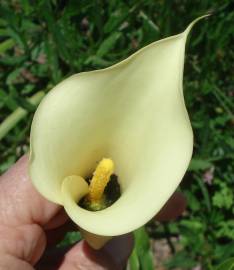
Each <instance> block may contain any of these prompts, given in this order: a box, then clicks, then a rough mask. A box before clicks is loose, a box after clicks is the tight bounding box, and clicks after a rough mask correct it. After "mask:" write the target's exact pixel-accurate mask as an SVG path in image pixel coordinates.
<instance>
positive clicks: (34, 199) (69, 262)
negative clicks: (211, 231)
mask: <svg viewBox="0 0 234 270" xmlns="http://www.w3.org/2000/svg"><path fill="white" fill-rule="evenodd" d="M184 207H185V201H184V199H183V198H182V197H181V196H180V195H178V194H177V195H173V196H172V198H171V199H170V200H169V202H168V203H167V204H166V205H165V207H164V208H163V209H162V210H161V211H160V213H159V214H158V215H157V219H158V220H160V221H163V220H169V219H170V218H175V217H177V216H178V215H179V214H180V213H181V212H182V211H183V210H184ZM0 221H1V223H0V270H6V269H7V270H33V269H43V270H47V269H48V270H55V269H56V270H78V269H84V270H89V269H97V270H102V269H106V270H107V269H111V270H118V269H123V267H124V265H125V264H126V261H127V259H128V257H129V255H130V253H131V250H132V247H133V238H132V236H131V234H127V235H124V236H119V237H114V238H113V239H112V240H111V241H110V242H109V243H108V244H107V245H106V246H105V247H103V248H102V249H101V250H99V251H96V250H93V249H92V248H90V247H89V246H88V244H86V242H85V241H80V242H79V243H77V244H76V245H74V246H73V247H71V248H70V249H69V250H66V252H65V253H64V250H63V251H62V252H60V254H57V253H54V254H53V255H52V254H51V253H50V255H49V256H48V254H49V253H48V250H49V249H50V248H49V247H50V246H54V245H55V244H56V243H58V242H59V241H60V240H61V239H62V238H63V236H64V234H65V233H66V232H67V231H69V230H71V229H74V224H72V223H71V222H70V221H69V218H68V216H67V215H66V213H65V211H64V210H63V208H62V207H61V206H58V205H56V204H54V203H52V202H49V201H47V200H46V199H45V198H43V197H42V196H41V195H40V194H39V193H38V192H37V191H36V190H35V189H34V187H33V186H32V184H31V181H30V179H29V176H28V158H27V156H24V157H22V158H21V159H20V160H19V161H18V162H17V163H16V164H15V165H14V166H13V167H12V168H11V169H10V170H9V171H7V172H6V173H5V174H4V175H2V176H1V178H0ZM60 251H61V250H60ZM43 253H44V255H43ZM34 267H35V268H34Z"/></svg>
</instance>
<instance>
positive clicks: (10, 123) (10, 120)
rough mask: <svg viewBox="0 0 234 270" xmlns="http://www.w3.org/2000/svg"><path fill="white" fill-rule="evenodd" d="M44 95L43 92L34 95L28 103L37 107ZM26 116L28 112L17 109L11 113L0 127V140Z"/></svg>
mask: <svg viewBox="0 0 234 270" xmlns="http://www.w3.org/2000/svg"><path fill="white" fill-rule="evenodd" d="M44 95H45V93H44V92H43V91H39V92H37V93H36V94H35V95H33V96H32V97H30V98H29V99H28V101H29V102H30V103H31V104H32V105H35V106H36V105H38V104H39V103H40V101H41V100H42V98H43V97H44ZM27 114H28V111H26V110H25V109H23V108H21V107H19V108H18V109H16V110H15V111H14V112H13V113H11V114H10V115H9V116H8V117H7V118H6V119H5V120H4V121H3V122H2V123H1V125H0V140H2V139H3V138H4V137H5V135H6V134H7V133H8V132H9V131H10V130H11V129H12V128H13V127H15V125H16V124H17V123H18V122H19V121H20V120H21V119H23V118H24V117H25V116H26V115H27Z"/></svg>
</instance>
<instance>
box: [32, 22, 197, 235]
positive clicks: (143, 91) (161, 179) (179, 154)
mask: <svg viewBox="0 0 234 270" xmlns="http://www.w3.org/2000/svg"><path fill="white" fill-rule="evenodd" d="M194 23H195V21H194V22H193V23H192V24H190V25H189V27H188V28H187V29H186V30H185V32H183V33H181V34H179V35H176V36H172V37H169V38H166V39H163V40H160V41H158V42H155V43H152V44H150V45H148V46H146V47H145V48H143V49H141V50H140V51H138V52H137V53H135V54H133V55H132V56H130V57H129V58H127V59H126V60H124V61H122V62H120V63H118V64H116V65H114V66H112V67H110V68H107V69H103V70H97V71H93V72H85V73H80V74H77V75H74V76H72V77H70V78H68V79H66V80H64V81H63V82H61V83H60V84H59V85H57V86H56V87H55V88H54V89H53V90H51V92H50V93H49V94H48V95H47V96H46V97H45V98H44V99H43V101H42V102H41V104H40V105H39V107H38V109H37V112H36V114H35V116H34V120H33V124H32V129H31V153H30V174H31V177H32V181H33V183H34V185H35V187H36V188H37V189H38V191H39V192H40V193H41V194H42V195H44V196H45V197H46V198H47V199H49V200H51V201H53V202H55V203H59V204H61V205H63V206H64V207H65V210H66V211H67V213H68V215H69V216H70V217H71V219H72V220H73V221H74V222H75V223H76V224H77V225H78V226H80V227H81V228H82V229H83V230H85V231H87V232H90V233H93V234H96V235H103V236H115V235H120V234H124V233H128V232H130V231H132V230H134V229H136V228H138V227H140V226H142V225H143V224H145V223H146V222H147V221H149V220H150V219H151V218H152V217H153V216H154V215H155V214H156V213H157V212H158V211H159V210H160V209H161V207H162V206H163V205H164V204H165V202H166V201H167V200H168V199H169V197H170V196H171V194H172V193H173V192H174V190H175V189H176V187H177V186H178V185H179V183H180V181H181V179H182V177H183V175H184V173H185V171H186V169H187V167H188V164H189V161H190V159H191V155H192V148H193V135H192V129H191V125H190V121H189V118H188V114H187V111H186V108H185V104H184V97H183V89H182V80H183V66H184V51H185V43H186V38H187V34H188V32H189V30H190V29H191V27H192V25H193V24H194ZM104 157H107V158H111V159H112V160H113V161H114V163H115V174H117V175H118V180H119V182H120V185H121V190H122V195H121V197H120V199H119V200H118V201H116V202H115V203H114V204H113V205H112V206H111V207H109V208H106V209H105V210H102V211H98V212H90V211H87V210H84V209H82V208H80V207H79V206H78V205H77V202H78V201H79V199H80V198H81V197H82V196H84V195H85V194H86V193H87V192H88V185H87V183H86V182H85V180H84V178H86V177H88V176H90V175H91V174H92V172H93V171H94V169H95V167H96V164H97V162H99V161H100V160H101V159H102V158H104Z"/></svg>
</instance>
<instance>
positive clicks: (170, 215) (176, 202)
mask: <svg viewBox="0 0 234 270" xmlns="http://www.w3.org/2000/svg"><path fill="white" fill-rule="evenodd" d="M185 208H186V198H185V196H184V195H183V194H182V193H180V192H175V193H174V194H173V195H172V196H171V198H170V199H169V200H168V201H167V203H166V204H165V205H164V206H163V208H162V209H161V210H160V211H159V213H158V214H157V215H156V216H155V219H156V220H158V221H170V220H174V219H176V218H177V217H178V216H180V215H181V214H182V213H183V212H184V210H185Z"/></svg>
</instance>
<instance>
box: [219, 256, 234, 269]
mask: <svg viewBox="0 0 234 270" xmlns="http://www.w3.org/2000/svg"><path fill="white" fill-rule="evenodd" d="M216 270H234V258H231V259H228V260H226V261H225V262H223V263H221V264H220V265H219V266H218V267H217V268H216Z"/></svg>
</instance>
